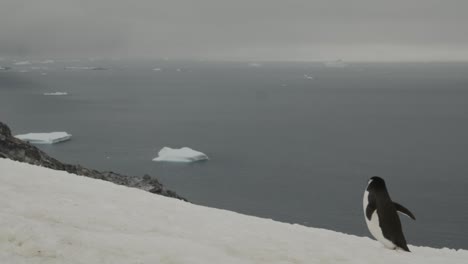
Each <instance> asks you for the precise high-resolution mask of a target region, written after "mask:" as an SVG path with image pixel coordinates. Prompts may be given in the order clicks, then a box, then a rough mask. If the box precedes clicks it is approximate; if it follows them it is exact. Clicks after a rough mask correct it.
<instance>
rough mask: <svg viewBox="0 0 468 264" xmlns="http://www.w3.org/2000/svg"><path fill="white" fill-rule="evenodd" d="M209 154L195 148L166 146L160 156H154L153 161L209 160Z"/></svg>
mask: <svg viewBox="0 0 468 264" xmlns="http://www.w3.org/2000/svg"><path fill="white" fill-rule="evenodd" d="M207 159H208V156H206V155H205V154H204V153H202V152H199V151H196V150H193V149H191V148H187V147H184V148H180V149H173V148H168V147H164V148H162V149H161V150H160V151H159V153H158V157H156V158H154V159H153V161H167V162H194V161H200V160H207Z"/></svg>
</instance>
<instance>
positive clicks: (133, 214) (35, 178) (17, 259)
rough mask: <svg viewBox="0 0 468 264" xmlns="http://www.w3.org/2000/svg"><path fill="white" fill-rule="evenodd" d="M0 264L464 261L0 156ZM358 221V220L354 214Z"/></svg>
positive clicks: (463, 255)
mask: <svg viewBox="0 0 468 264" xmlns="http://www.w3.org/2000/svg"><path fill="white" fill-rule="evenodd" d="M0 194H1V199H0V263H5V264H20V263H34V264H35V263H44V264H49V263H61V264H62V263H83V264H84V263H86V264H91V263H99V264H104V263H109V264H111V263H112V264H117V263H125V264H137V263H204V264H207V263H213V264H228V263H236V264H238V263H268V264H271V263H358V264H364V263H392V264H394V263H411V264H418V263H436V264H441V263H444V264H449V263H454V264H455V263H456V264H461V263H468V251H466V250H458V251H456V250H450V249H434V248H425V247H413V246H410V249H411V250H412V251H413V252H412V253H406V252H401V251H392V250H388V249H385V248H383V246H381V244H380V243H378V242H376V241H374V240H371V239H369V238H363V237H356V236H351V235H346V234H341V233H336V232H333V231H329V230H323V229H316V228H307V227H304V226H300V225H291V224H285V223H279V222H275V221H272V220H268V219H261V218H256V217H251V216H245V215H241V214H237V213H233V212H229V211H225V210H218V209H212V208H207V207H202V206H196V205H193V204H190V203H186V202H183V201H180V200H176V199H171V198H166V197H162V196H158V195H153V194H151V193H148V192H144V191H141V190H138V189H134V188H128V187H125V186H120V185H116V184H112V183H109V182H105V181H101V180H94V179H90V178H86V177H81V176H76V175H72V174H68V173H66V172H63V171H54V170H50V169H46V168H42V167H37V166H32V165H29V164H24V163H19V162H15V161H11V160H6V159H0ZM363 221H364V220H363Z"/></svg>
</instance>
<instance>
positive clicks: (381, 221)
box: [363, 176, 416, 252]
mask: <svg viewBox="0 0 468 264" xmlns="http://www.w3.org/2000/svg"><path fill="white" fill-rule="evenodd" d="M363 208H364V218H365V219H366V224H367V227H368V228H369V231H370V233H371V234H372V236H373V237H374V238H375V239H376V240H377V241H379V242H380V243H382V244H383V245H384V246H385V247H386V248H389V249H402V250H404V251H407V252H410V250H409V248H408V245H407V244H406V239H405V236H404V234H403V230H402V227H401V221H400V218H399V216H398V212H400V213H402V214H404V215H406V216H408V217H410V218H412V219H413V220H416V217H415V216H414V215H413V213H411V211H410V210H408V209H406V208H405V207H404V206H403V205H400V204H398V203H396V202H393V201H392V199H391V198H390V195H389V193H388V191H387V186H386V185H385V181H384V180H383V179H382V178H380V177H378V176H374V177H372V178H370V179H369V181H368V183H367V188H366V190H365V192H364V198H363Z"/></svg>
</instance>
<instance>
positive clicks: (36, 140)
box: [15, 132, 72, 144]
mask: <svg viewBox="0 0 468 264" xmlns="http://www.w3.org/2000/svg"><path fill="white" fill-rule="evenodd" d="M71 136H72V135H71V134H68V133H67V132H51V133H28V134H23V135H16V136H15V137H16V138H17V139H20V140H23V141H26V142H29V143H32V144H54V143H58V142H62V141H66V140H69V139H70V138H71Z"/></svg>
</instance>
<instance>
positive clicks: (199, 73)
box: [0, 60, 468, 249]
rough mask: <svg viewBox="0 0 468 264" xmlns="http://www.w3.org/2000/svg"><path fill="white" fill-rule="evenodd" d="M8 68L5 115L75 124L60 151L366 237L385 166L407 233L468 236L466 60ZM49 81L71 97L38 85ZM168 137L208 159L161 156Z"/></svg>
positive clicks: (231, 205)
mask: <svg viewBox="0 0 468 264" xmlns="http://www.w3.org/2000/svg"><path fill="white" fill-rule="evenodd" d="M0 66H11V67H13V69H11V70H9V71H0V120H1V121H3V122H6V123H7V124H9V125H10V127H11V128H12V130H13V132H14V133H15V134H20V133H28V132H48V131H49V132H50V131H67V132H69V133H71V134H73V138H72V140H71V141H69V142H65V143H61V144H56V145H52V146H41V149H43V150H44V151H46V152H47V153H49V154H51V155H52V156H54V157H56V158H58V159H60V160H62V161H66V162H71V163H80V164H82V165H85V166H89V167H92V168H96V169H101V170H113V171H117V172H122V173H127V174H130V175H143V174H145V173H148V174H151V175H154V176H157V177H158V178H159V179H160V180H161V181H162V182H163V183H164V184H165V185H166V186H167V187H169V188H171V189H173V190H176V191H177V192H178V193H179V194H181V195H182V196H185V197H186V198H188V199H189V200H190V201H191V202H193V203H196V204H200V205H206V206H211V207H217V208H224V209H228V210H233V211H237V212H241V213H245V214H250V215H256V216H260V217H267V218H272V219H275V220H279V221H284V222H290V223H298V224H301V225H306V226H313V227H320V228H327V229H333V230H337V231H341V232H346V233H351V234H356V235H360V236H363V235H369V233H368V231H367V227H366V226H365V222H364V217H363V212H362V195H363V192H364V188H365V187H366V184H367V179H368V178H369V177H371V176H373V175H379V176H381V177H383V178H384V179H386V181H387V187H388V188H389V192H390V194H391V196H392V198H393V199H394V200H395V201H398V202H400V203H401V204H403V205H405V206H406V207H408V208H409V209H410V210H412V211H413V213H414V214H415V215H416V217H417V221H412V220H410V219H407V218H405V217H404V216H402V221H403V227H404V231H405V233H406V237H407V240H408V241H409V243H410V244H414V245H426V246H435V247H454V248H465V249H466V248H468V64H461V63H425V64H351V65H350V66H349V67H345V68H326V67H324V66H323V65H322V64H320V63H263V64H261V65H255V64H254V65H249V63H240V62H239V63H214V62H176V61H140V62H137V61H88V60H83V61H81V62H77V61H69V62H64V61H58V62H55V63H52V64H47V65H42V64H41V65H35V64H33V65H22V66H15V65H13V63H12V62H8V61H0ZM68 66H96V67H105V68H109V69H108V70H84V69H65V68H64V67H68ZM32 67H33V68H32ZM34 67H47V68H40V69H39V68H34ZM154 68H160V69H161V70H160V71H154V70H153V69H154ZM21 70H23V71H24V70H26V71H27V72H20V71H21ZM44 73H45V74H44ZM311 77H312V78H313V79H310V78H311ZM54 91H63V92H68V93H69V95H68V96H44V95H43V93H44V92H54ZM164 146H169V147H183V146H188V147H191V148H194V149H196V150H199V151H202V152H204V153H206V154H207V155H208V156H209V157H210V158H211V159H210V160H209V161H208V162H203V163H196V164H165V163H156V162H152V161H151V159H153V158H154V157H155V156H157V152H158V150H159V149H161V148H162V147H164ZM154 209H155V210H157V208H154ZM142 217H144V216H142Z"/></svg>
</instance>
